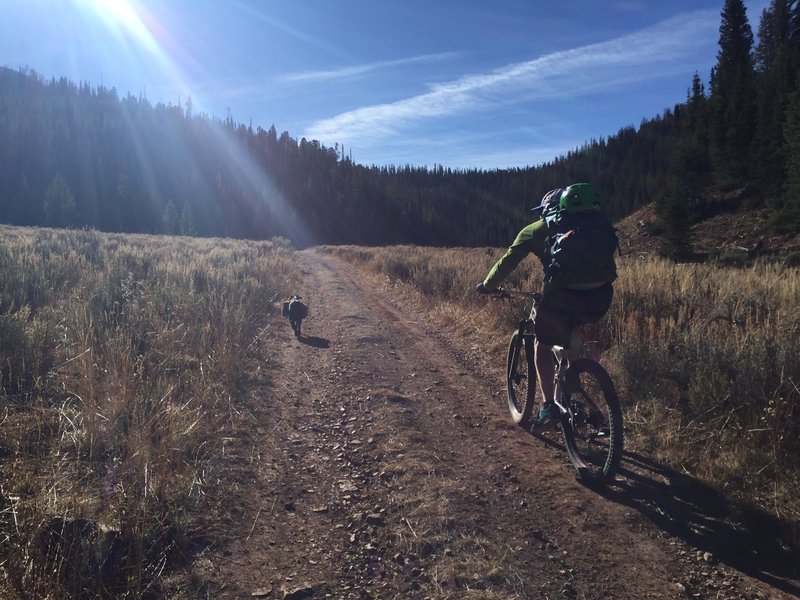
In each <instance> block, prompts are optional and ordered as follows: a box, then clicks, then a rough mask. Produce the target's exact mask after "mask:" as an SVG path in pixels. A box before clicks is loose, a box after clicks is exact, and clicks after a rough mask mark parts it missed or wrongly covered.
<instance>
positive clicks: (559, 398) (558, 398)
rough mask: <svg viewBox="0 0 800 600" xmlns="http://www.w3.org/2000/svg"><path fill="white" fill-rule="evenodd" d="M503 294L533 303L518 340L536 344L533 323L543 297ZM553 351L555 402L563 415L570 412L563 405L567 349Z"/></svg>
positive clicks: (517, 292) (535, 293) (554, 349)
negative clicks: (563, 368)
mask: <svg viewBox="0 0 800 600" xmlns="http://www.w3.org/2000/svg"><path fill="white" fill-rule="evenodd" d="M503 293H504V295H506V296H509V297H517V298H526V299H528V300H530V301H531V310H530V314H529V316H528V318H527V319H523V320H522V321H520V323H519V328H518V331H519V336H518V337H517V339H518V340H519V343H520V344H522V341H523V339H529V340H531V341H533V342H535V340H536V336H535V335H534V333H533V322H534V320H535V319H536V307H537V306H538V304H539V302H540V301H541V299H542V295H541V294H539V293H537V292H520V291H516V290H504V291H503ZM551 349H552V352H553V358H554V359H555V360H554V362H555V372H554V374H553V400H554V401H555V403H556V406H558V408H559V410H560V411H561V414H562V415H563V414H566V413H567V412H568V410H567V407H566V406H564V404H563V397H564V396H563V393H564V388H563V376H562V366H563V364H564V358H565V357H566V356H567V348H564V347H563V346H551ZM537 378H538V373H537Z"/></svg>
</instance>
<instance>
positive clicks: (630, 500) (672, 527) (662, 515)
mask: <svg viewBox="0 0 800 600" xmlns="http://www.w3.org/2000/svg"><path fill="white" fill-rule="evenodd" d="M599 493H600V494H601V495H603V496H605V497H606V498H609V499H610V500H613V501H614V502H619V503H620V504H624V505H626V506H629V507H631V508H634V509H636V510H638V511H639V512H640V513H641V514H642V515H644V516H645V517H647V518H648V519H650V521H652V522H653V523H654V524H655V525H657V526H658V527H660V528H661V529H663V530H664V531H665V532H667V533H669V534H670V535H673V536H675V537H679V538H681V539H683V540H684V541H686V542H688V543H689V544H691V545H693V546H694V547H696V548H697V549H698V550H701V551H707V552H710V553H711V554H712V555H713V556H714V557H715V558H716V559H717V560H719V561H720V562H722V563H725V564H727V565H730V566H731V567H734V568H736V569H738V570H739V571H741V572H742V573H745V574H747V575H749V576H751V577H754V578H756V579H760V580H761V581H763V582H765V583H768V584H770V585H772V586H774V587H775V588H777V589H779V590H781V591H784V592H786V593H788V594H793V595H800V585H798V584H797V582H796V578H797V577H798V576H800V548H797V547H793V546H792V540H791V539H790V536H791V531H792V529H793V524H792V523H791V522H789V521H785V520H782V519H778V518H776V517H774V516H771V515H769V514H767V513H765V512H763V511H760V510H758V509H755V508H753V507H751V506H747V505H744V504H738V503H735V502H732V501H731V500H730V499H729V498H726V497H725V496H723V495H722V494H720V493H719V492H718V491H716V490H714V489H712V488H711V487H709V486H707V485H705V484H704V483H702V482H700V481H698V480H696V479H694V478H693V477H690V476H687V475H684V474H682V473H678V472H677V471H673V470H672V469H670V468H668V467H665V466H663V465H659V464H657V463H655V462H653V461H651V460H649V459H647V458H645V457H643V456H641V455H639V454H635V453H630V452H627V453H625V457H624V459H623V461H622V465H621V468H620V470H619V475H618V477H617V480H616V481H615V482H614V483H613V484H611V485H609V486H608V487H606V488H605V489H603V490H600V491H599ZM792 579H795V581H792Z"/></svg>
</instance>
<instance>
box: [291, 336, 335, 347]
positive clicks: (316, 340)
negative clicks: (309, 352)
mask: <svg viewBox="0 0 800 600" xmlns="http://www.w3.org/2000/svg"><path fill="white" fill-rule="evenodd" d="M297 340H298V341H299V342H300V343H301V344H305V345H306V346H312V347H314V348H330V346H331V343H330V342H329V341H328V340H326V339H325V338H321V337H313V336H305V335H302V336H300V337H299V338H297Z"/></svg>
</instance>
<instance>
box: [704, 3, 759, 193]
mask: <svg viewBox="0 0 800 600" xmlns="http://www.w3.org/2000/svg"><path fill="white" fill-rule="evenodd" d="M719 32H720V37H719V52H718V53H717V64H716V67H715V68H714V77H713V79H712V86H711V107H712V111H711V139H710V141H711V147H712V152H713V158H714V163H715V170H716V172H717V174H718V175H719V176H720V178H721V183H722V184H723V185H742V184H744V183H745V182H746V181H747V174H748V171H749V169H748V167H749V150H750V143H751V141H752V139H753V131H754V117H753V91H754V69H753V31H752V29H751V28H750V23H749V22H748V20H747V9H746V8H745V6H744V2H743V1H742V0H725V5H724V7H723V9H722V23H721V24H720V28H719Z"/></svg>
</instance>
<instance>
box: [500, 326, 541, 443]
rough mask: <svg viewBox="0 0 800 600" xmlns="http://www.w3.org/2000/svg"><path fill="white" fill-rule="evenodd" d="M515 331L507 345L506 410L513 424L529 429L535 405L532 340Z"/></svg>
mask: <svg viewBox="0 0 800 600" xmlns="http://www.w3.org/2000/svg"><path fill="white" fill-rule="evenodd" d="M520 335H521V334H520V332H519V331H515V332H514V334H513V335H512V336H511V341H510V342H509V345H508V360H507V361H506V383H507V387H508V410H509V412H510V413H511V418H512V419H513V421H514V423H517V424H519V425H521V426H522V427H529V426H530V425H531V423H532V421H533V418H532V415H533V408H534V404H535V403H536V366H535V364H534V357H533V339H532V337H531V336H529V335H522V336H521V337H520Z"/></svg>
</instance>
